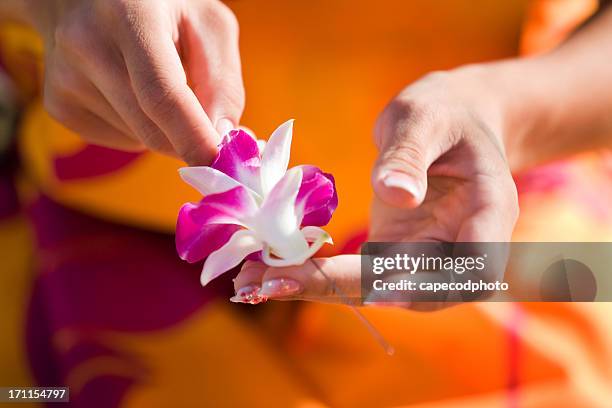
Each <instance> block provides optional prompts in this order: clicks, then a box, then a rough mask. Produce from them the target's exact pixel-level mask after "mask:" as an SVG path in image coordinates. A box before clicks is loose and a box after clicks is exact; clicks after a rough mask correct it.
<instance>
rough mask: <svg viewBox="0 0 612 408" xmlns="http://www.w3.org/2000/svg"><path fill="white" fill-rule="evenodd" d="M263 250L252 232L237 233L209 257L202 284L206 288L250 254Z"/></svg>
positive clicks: (241, 231)
mask: <svg viewBox="0 0 612 408" xmlns="http://www.w3.org/2000/svg"><path fill="white" fill-rule="evenodd" d="M262 248H263V244H262V242H261V241H260V240H259V239H257V237H256V236H255V234H254V233H253V232H252V231H249V230H240V231H238V232H235V233H234V235H232V237H231V238H230V240H229V241H227V243H226V244H225V245H224V246H222V247H221V248H220V249H218V250H217V251H215V252H213V253H212V254H210V255H209V256H208V258H207V259H206V261H205V262H204V268H203V269H202V275H200V283H201V284H202V286H206V285H207V284H208V283H209V282H210V281H211V280H213V279H215V278H216V277H218V276H219V275H222V274H223V273H225V272H227V271H229V270H230V269H232V268H233V267H235V266H236V265H238V264H239V263H240V262H241V261H242V260H243V259H244V258H245V257H247V256H248V255H249V254H251V253H253V252H257V251H259V250H261V249H262Z"/></svg>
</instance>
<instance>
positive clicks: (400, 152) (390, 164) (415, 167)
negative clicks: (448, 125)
mask: <svg viewBox="0 0 612 408" xmlns="http://www.w3.org/2000/svg"><path fill="white" fill-rule="evenodd" d="M374 133H375V140H376V143H377V145H378V148H379V150H380V155H379V157H378V160H377V162H376V164H375V167H374V170H373V173H372V185H373V187H374V192H375V193H376V195H377V196H378V197H379V198H380V199H381V200H382V201H384V202H386V203H387V204H389V205H392V206H396V207H402V208H414V207H417V206H418V205H420V204H421V203H422V202H423V200H424V198H425V194H426V191H427V169H428V168H429V166H430V165H431V163H432V162H433V161H434V160H436V159H437V158H438V157H439V155H440V154H441V153H442V152H441V146H442V143H441V142H439V141H438V140H437V139H439V137H438V136H439V132H437V129H436V122H435V119H434V115H433V114H432V113H431V111H430V110H429V109H426V108H423V107H420V106H417V105H416V104H414V103H410V102H405V101H403V100H402V99H401V98H399V97H398V99H396V100H395V101H393V102H392V103H391V104H390V105H389V106H388V107H387V108H386V109H385V111H384V112H383V113H382V114H381V116H380V117H379V119H378V121H377V123H376V127H375V129H374Z"/></svg>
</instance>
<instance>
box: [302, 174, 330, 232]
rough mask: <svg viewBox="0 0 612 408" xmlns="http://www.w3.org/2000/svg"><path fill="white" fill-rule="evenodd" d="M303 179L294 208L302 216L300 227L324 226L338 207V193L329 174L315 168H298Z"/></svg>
mask: <svg viewBox="0 0 612 408" xmlns="http://www.w3.org/2000/svg"><path fill="white" fill-rule="evenodd" d="M299 167H300V168H301V169H302V173H303V175H304V176H303V178H302V185H301V186H300V191H299V193H298V196H297V200H296V206H297V207H298V211H299V214H302V217H303V218H302V220H301V224H302V225H316V226H322V225H326V224H327V223H328V222H329V220H330V219H331V216H332V214H333V213H334V211H335V210H336V207H338V193H337V192H336V186H335V182H334V178H333V176H332V175H331V174H327V173H323V172H322V171H321V170H320V169H319V168H317V167H315V166H299Z"/></svg>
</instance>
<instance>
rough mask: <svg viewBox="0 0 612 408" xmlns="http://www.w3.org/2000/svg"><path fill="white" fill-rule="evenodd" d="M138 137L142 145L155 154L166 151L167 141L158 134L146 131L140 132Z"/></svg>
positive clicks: (150, 130) (149, 130)
mask: <svg viewBox="0 0 612 408" xmlns="http://www.w3.org/2000/svg"><path fill="white" fill-rule="evenodd" d="M139 136H140V140H141V142H142V144H143V145H145V146H146V147H147V148H148V149H150V150H153V151H156V152H163V151H167V150H168V141H167V140H166V139H165V138H164V137H163V136H162V135H161V134H160V132H157V131H154V130H152V129H148V130H143V131H141V132H140V135H139Z"/></svg>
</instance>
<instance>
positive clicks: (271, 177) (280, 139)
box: [260, 119, 293, 195]
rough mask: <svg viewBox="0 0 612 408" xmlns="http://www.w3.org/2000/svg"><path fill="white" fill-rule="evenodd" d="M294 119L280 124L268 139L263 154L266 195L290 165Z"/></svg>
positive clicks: (262, 181) (263, 177)
mask: <svg viewBox="0 0 612 408" xmlns="http://www.w3.org/2000/svg"><path fill="white" fill-rule="evenodd" d="M292 135H293V119H291V120H288V121H287V122H285V123H283V124H282V125H280V126H279V127H278V128H277V129H276V130H275V131H274V132H273V133H272V135H271V136H270V139H268V143H267V144H266V146H265V149H264V150H263V153H262V156H261V169H260V177H261V188H262V192H263V194H264V195H265V194H266V193H268V192H269V191H271V190H272V188H273V187H274V186H275V185H276V183H278V182H279V180H280V179H281V178H282V177H283V175H284V174H285V172H286V171H287V166H289V156H290V154H291V138H292Z"/></svg>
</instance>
